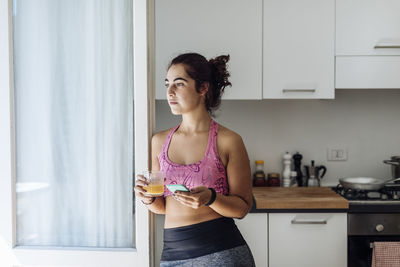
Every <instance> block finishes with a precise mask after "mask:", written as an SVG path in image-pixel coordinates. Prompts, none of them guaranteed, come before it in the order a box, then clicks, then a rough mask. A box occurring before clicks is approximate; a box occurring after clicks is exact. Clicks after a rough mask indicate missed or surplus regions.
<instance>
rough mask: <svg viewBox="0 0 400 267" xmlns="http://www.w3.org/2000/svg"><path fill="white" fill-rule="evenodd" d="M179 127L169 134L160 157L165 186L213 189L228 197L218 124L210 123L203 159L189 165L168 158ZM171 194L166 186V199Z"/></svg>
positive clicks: (212, 121)
mask: <svg viewBox="0 0 400 267" xmlns="http://www.w3.org/2000/svg"><path fill="white" fill-rule="evenodd" d="M179 126H180V124H178V125H177V126H175V127H174V128H173V129H172V130H171V131H170V132H169V134H168V136H167V138H166V140H165V142H164V144H163V146H162V150H161V153H160V155H158V162H159V163H160V170H161V171H163V172H164V174H165V184H166V185H167V184H184V185H185V186H186V187H187V188H189V189H192V188H194V187H197V186H206V187H212V188H214V190H215V192H217V193H220V194H223V195H227V194H228V191H229V188H228V181H227V178H226V171H225V167H224V165H223V164H222V161H221V158H220V157H219V154H218V150H217V134H218V124H217V123H216V122H215V121H214V120H211V122H210V131H209V134H208V144H207V149H206V153H205V155H204V157H203V159H201V160H200V161H198V162H196V163H192V164H188V165H182V164H176V163H174V162H172V161H171V160H170V159H169V158H168V148H169V144H170V142H171V138H172V135H173V134H174V133H175V131H176V130H177V129H178V128H179ZM171 194H172V192H171V191H169V190H168V189H167V187H166V186H164V197H166V196H169V195H171Z"/></svg>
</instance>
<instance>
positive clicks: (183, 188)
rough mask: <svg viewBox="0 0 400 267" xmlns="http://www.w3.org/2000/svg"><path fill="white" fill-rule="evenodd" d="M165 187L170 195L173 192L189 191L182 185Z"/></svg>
mask: <svg viewBox="0 0 400 267" xmlns="http://www.w3.org/2000/svg"><path fill="white" fill-rule="evenodd" d="M166 186H167V188H168V190H169V191H171V192H172V193H175V191H183V192H189V189H188V188H187V187H186V186H184V185H183V184H167V185H166Z"/></svg>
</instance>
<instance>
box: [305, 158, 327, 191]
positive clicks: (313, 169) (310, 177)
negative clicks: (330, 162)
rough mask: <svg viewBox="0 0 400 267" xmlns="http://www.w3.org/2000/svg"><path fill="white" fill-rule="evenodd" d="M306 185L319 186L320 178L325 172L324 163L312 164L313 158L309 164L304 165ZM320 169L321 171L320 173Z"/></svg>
mask: <svg viewBox="0 0 400 267" xmlns="http://www.w3.org/2000/svg"><path fill="white" fill-rule="evenodd" d="M304 168H305V170H306V177H307V186H314V187H315V186H321V179H322V177H324V175H325V173H326V167H325V166H324V165H320V166H314V160H312V161H311V166H308V165H305V166H304ZM321 171H322V173H320V172H321Z"/></svg>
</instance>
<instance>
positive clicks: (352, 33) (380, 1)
mask: <svg viewBox="0 0 400 267" xmlns="http://www.w3.org/2000/svg"><path fill="white" fill-rule="evenodd" d="M399 13H400V1H398V0H351V1H349V0H336V55H338V56H341V55H352V56H354V55H400V27H399V25H400V16H399Z"/></svg>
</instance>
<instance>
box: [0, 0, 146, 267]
mask: <svg viewBox="0 0 400 267" xmlns="http://www.w3.org/2000/svg"><path fill="white" fill-rule="evenodd" d="M148 14H149V13H148V7H147V1H145V0H118V1H111V0H102V1H98V0H96V1H93V0H87V1H86V0H85V1H57V3H56V2H54V1H46V0H37V1H19V0H14V1H9V0H0V218H1V219H0V266H2V267H3V266H4V267H6V266H7V267H11V266H96V267H106V266H107V267H111V266H118V267H124V266H149V265H150V263H151V260H150V245H151V242H150V239H151V231H150V219H151V218H150V216H149V213H148V211H147V209H146V208H145V207H143V205H141V204H139V203H137V201H133V190H132V189H133V188H132V187H133V181H134V176H135V173H136V171H140V170H144V169H147V168H148V162H149V161H148V157H147V156H143V155H148V151H149V140H150V133H151V123H150V121H151V118H150V116H149V110H150V109H149V106H148V105H149V104H148V103H149V102H150V101H148V100H150V99H151V98H152V96H151V94H149V92H150V90H148V89H146V88H148V80H147V77H148V73H147V69H148V66H147V64H148V63H147V62H148V61H147V49H148V46H147V38H148V37H147V31H148V28H147V27H148V26H147V19H148V18H147V16H148Z"/></svg>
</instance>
